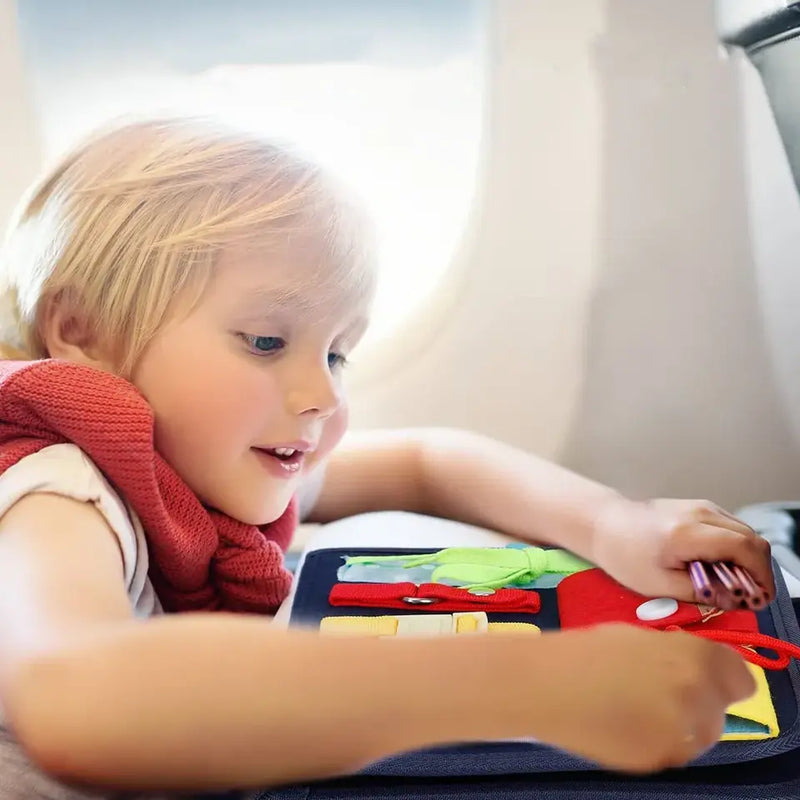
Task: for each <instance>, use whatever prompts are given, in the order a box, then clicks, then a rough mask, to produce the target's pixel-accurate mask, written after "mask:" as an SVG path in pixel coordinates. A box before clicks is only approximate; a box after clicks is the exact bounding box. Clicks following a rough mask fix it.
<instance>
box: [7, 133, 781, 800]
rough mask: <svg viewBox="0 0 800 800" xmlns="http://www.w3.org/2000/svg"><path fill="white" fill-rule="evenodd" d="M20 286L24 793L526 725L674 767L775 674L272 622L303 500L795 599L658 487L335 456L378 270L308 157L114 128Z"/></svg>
mask: <svg viewBox="0 0 800 800" xmlns="http://www.w3.org/2000/svg"><path fill="white" fill-rule="evenodd" d="M2 277H3V280H4V291H5V294H4V296H3V302H4V315H5V319H4V324H5V329H4V331H3V335H4V339H5V342H6V344H7V350H6V354H7V355H8V356H9V359H8V360H5V361H3V362H0V472H2V474H1V475H0V708H1V709H2V715H3V716H2V720H3V724H4V726H5V727H4V728H3V736H2V739H1V740H0V744H1V746H0V754H1V755H0V776H1V777H0V782H4V783H5V786H4V789H5V793H3V794H2V796H3V798H6V797H10V796H14V797H17V796H19V797H23V796H24V797H32V796H39V795H41V796H47V797H53V796H55V797H60V796H65V795H63V794H60V793H61V792H70V791H71V790H68V789H66V788H64V787H62V786H61V785H60V784H59V782H60V781H63V782H66V783H75V784H80V785H84V786H91V787H95V788H98V787H99V788H110V789H115V790H127V791H130V790H194V791H201V790H203V791H205V790H212V789H220V788H230V787H245V788H246V787H258V786H264V785H269V784H276V783H281V782H294V781H301V780H303V781H305V780H312V779H317V778H322V777H325V776H330V775H336V774H340V773H343V772H347V771H353V770H357V769H359V768H361V767H363V766H364V765H365V764H367V763H368V762H370V761H371V760H374V759H378V758H380V757H383V756H387V755H389V754H391V753H395V752H398V751H402V750H409V749H412V748H419V747H425V746H430V745H437V744H442V743H451V742H463V741H476V740H485V739H493V738H510V737H535V738H537V739H539V740H541V741H544V742H547V743H550V744H553V745H555V746H558V747H562V748H565V749H567V750H570V751H572V752H575V753H578V754H581V755H583V756H586V757H588V758H592V759H596V760H597V761H599V762H600V763H601V764H603V765H605V766H607V767H610V768H616V769H621V770H627V771H637V772H638V771H648V770H656V769H659V768H662V767H666V766H669V765H678V764H682V763H685V762H686V761H688V760H690V759H692V758H693V757H695V756H696V755H697V754H699V753H700V752H701V751H703V750H704V749H705V748H708V747H709V746H711V745H712V744H713V743H714V742H715V741H716V740H717V739H718V737H719V735H720V734H721V730H722V726H723V721H724V710H725V708H726V707H727V706H728V705H729V704H730V703H732V702H734V701H736V700H739V699H742V698H744V697H746V696H747V695H748V694H749V693H750V692H751V691H752V690H753V686H752V682H751V679H750V677H749V674H748V672H747V670H746V668H745V666H744V663H743V662H742V661H741V660H740V659H739V657H738V656H737V655H735V654H734V652H733V651H732V650H730V649H728V648H725V647H723V646H720V645H716V644H711V643H709V642H706V641H702V640H699V639H697V638H695V637H692V636H690V635H687V634H683V633H656V632H651V631H643V630H638V629H635V628H633V627H629V626H610V627H598V628H596V629H592V630H585V631H566V632H559V633H550V634H544V635H542V636H539V637H535V638H529V637H522V636H492V637H488V636H475V637H443V638H441V639H436V640H423V639H418V640H413V639H411V640H409V639H404V640H398V641H390V642H386V641H384V640H373V639H348V640H347V641H346V642H343V641H341V640H337V639H336V638H335V637H333V638H325V637H320V636H318V635H317V634H316V633H314V632H311V631H297V630H292V631H285V630H282V629H279V628H278V626H274V625H273V626H271V625H268V624H266V623H265V618H264V615H269V614H271V613H273V612H274V611H275V610H276V609H277V608H278V606H279V605H280V603H281V602H282V601H283V600H284V598H285V597H286V595H287V593H288V590H289V583H290V578H289V575H288V573H287V572H286V571H285V570H284V568H283V566H282V555H281V550H282V549H283V548H285V546H286V544H287V543H288V541H289V538H290V536H291V533H292V529H293V527H294V524H295V519H296V516H297V504H298V502H299V503H300V505H301V506H305V507H306V508H309V509H310V510H309V511H308V514H307V516H308V518H309V519H311V520H316V521H322V522H325V521H329V520H333V519H336V518H341V517H344V516H347V515H352V514H356V513H359V512H364V511H372V510H379V509H406V510H410V511H416V512H421V513H425V514H432V515H439V516H445V517H451V518H454V519H459V520H463V521H465V522H469V523H475V524H479V525H483V526H486V527H490V528H493V529H496V530H499V531H501V532H505V533H508V534H511V535H514V536H517V537H519V538H520V539H524V540H527V541H538V542H549V543H554V544H557V545H560V546H563V547H566V548H568V549H570V550H572V551H574V552H576V553H577V554H579V555H582V556H584V557H586V558H588V559H590V560H591V561H593V562H595V563H597V564H598V565H599V566H601V567H603V568H604V569H605V570H606V571H607V572H609V573H610V574H611V575H612V576H614V577H615V578H617V579H618V580H619V581H621V582H622V583H624V584H627V585H628V586H630V587H632V588H633V589H636V590H638V591H639V592H642V593H646V594H649V595H655V596H661V595H672V596H674V597H677V598H681V599H685V600H692V598H693V590H692V586H691V583H690V581H689V578H688V575H687V572H686V564H687V562H689V561H691V560H693V559H700V560H704V561H716V560H725V561H731V562H735V563H736V564H739V565H741V566H742V567H744V568H746V569H747V570H749V571H750V572H751V574H752V575H753V576H754V577H755V579H756V580H757V581H758V582H759V584H760V586H761V587H764V596H763V600H764V602H769V601H770V600H771V599H772V595H773V592H774V588H773V583H772V575H771V567H770V560H769V552H768V547H767V546H766V544H765V543H764V542H763V541H762V540H761V539H759V538H758V537H756V535H755V534H754V533H753V531H751V530H750V529H749V528H748V527H747V526H745V525H744V524H742V523H741V522H739V521H737V520H736V519H735V518H734V517H732V516H730V515H729V514H727V513H726V512H724V511H722V510H720V509H719V508H717V507H716V506H714V505H713V504H710V503H707V502H694V501H667V500H660V501H654V502H634V501H631V500H627V499H625V498H623V497H621V496H619V495H618V494H616V493H615V492H613V491H611V490H609V489H607V488H605V487H603V486H600V485H597V484H595V483H592V482H590V481H588V480H585V479H583V478H581V477H578V476H577V475H574V474H572V473H570V472H568V471H566V470H564V469H561V468H559V467H557V466H554V465H552V464H549V463H546V462H544V461H541V460H539V459H537V458H534V457H533V456H530V455H527V454H525V453H522V452H520V451H518V450H515V449H513V448H511V447H507V446H504V445H501V444H498V443H495V442H493V441H490V440H487V439H484V438H481V437H478V436H472V435H468V434H465V433H459V432H453V431H434V432H425V431H418V432H407V433H404V434H403V435H402V436H401V435H398V434H378V433H375V434H370V435H365V436H363V437H361V438H360V440H359V439H354V440H353V441H352V442H350V443H349V444H347V445H343V446H342V447H341V448H340V449H338V450H334V448H335V446H336V445H337V443H338V442H339V440H340V438H341V437H342V434H343V433H344V431H345V427H346V425H347V404H346V400H345V395H344V390H343V386H342V368H343V364H344V363H345V361H346V358H347V355H348V353H349V352H350V351H351V349H352V348H353V347H354V346H355V345H356V343H357V341H358V339H359V337H360V336H361V335H362V334H363V332H364V329H365V327H366V325H367V318H368V313H369V298H370V294H371V290H372V284H373V273H372V265H371V261H370V255H369V251H368V249H367V248H366V247H365V245H364V244H363V236H362V229H361V223H360V221H359V215H358V213H357V211H356V210H354V208H353V207H351V205H350V204H349V203H348V202H347V201H346V200H345V199H344V196H343V195H342V193H341V192H340V191H339V189H338V188H336V187H335V186H334V184H333V183H332V181H331V180H330V179H329V178H328V177H327V176H326V175H325V174H324V172H323V171H322V170H321V169H319V168H318V167H317V166H314V165H313V164H310V163H307V162H306V161H304V160H303V159H302V158H300V157H298V156H296V155H294V154H293V153H292V152H291V151H289V150H287V149H285V148H283V147H280V146H277V145H275V144H270V143H266V142H263V141H261V140H259V139H257V138H255V137H253V136H250V135H246V134H244V133H240V132H235V131H229V130H226V129H224V128H221V127H218V126H216V125H215V124H213V123H210V122H207V121H202V120H192V119H176V120H155V121H148V122H138V123H129V124H127V125H121V126H119V127H117V128H116V129H113V130H110V131H108V132H106V133H104V134H102V135H98V136H97V137H95V138H93V139H91V140H89V141H88V142H87V143H85V144H84V145H83V146H82V147H80V148H79V149H77V150H76V151H75V152H74V153H72V154H71V155H69V156H68V157H67V158H66V159H65V160H64V161H63V162H62V163H61V164H60V165H59V166H58V167H57V168H56V169H55V170H54V171H53V172H52V173H51V174H50V175H49V176H48V177H47V178H46V179H45V180H44V181H43V182H41V183H40V184H39V185H38V186H36V187H35V189H34V190H33V191H32V193H31V195H30V196H29V198H28V199H27V201H26V202H25V203H24V205H23V207H22V209H21V211H20V213H19V215H18V218H17V219H16V220H15V222H14V223H13V225H12V227H11V231H10V235H9V237H8V241H7V243H6V246H5V249H4V251H3V255H2ZM315 487H316V488H315ZM315 495H316V496H315ZM162 611H167V612H184V611H193V612H195V613H192V614H185V613H162ZM387 687H391V691H387ZM465 697H469V698H470V699H469V702H464V698H465ZM612 719H613V720H614V724H613V725H611V724H609V721H610V720H612Z"/></svg>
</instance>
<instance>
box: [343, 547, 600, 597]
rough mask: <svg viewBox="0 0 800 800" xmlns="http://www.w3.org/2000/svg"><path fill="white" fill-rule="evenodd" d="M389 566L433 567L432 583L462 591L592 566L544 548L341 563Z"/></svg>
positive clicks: (458, 550) (451, 551)
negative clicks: (463, 589)
mask: <svg viewBox="0 0 800 800" xmlns="http://www.w3.org/2000/svg"><path fill="white" fill-rule="evenodd" d="M389 562H391V563H393V564H396V565H398V566H401V567H403V569H412V568H413V567H422V566H425V565H428V564H434V565H436V568H435V569H434V570H433V572H432V573H431V580H432V581H433V582H434V583H442V582H444V581H447V582H450V583H456V584H457V585H459V586H462V587H463V588H465V589H474V590H480V589H500V588H502V587H503V586H515V585H516V586H519V585H524V584H526V583H530V582H532V581H535V580H536V579H537V578H539V577H541V576H542V575H544V574H545V573H546V572H551V573H558V574H561V575H572V574H574V573H576V572H583V571H584V570H587V569H591V568H592V565H591V564H590V563H589V562H588V561H584V560H583V559H582V558H578V557H577V556H575V555H573V554H572V553H569V552H567V551H566V550H558V549H549V548H544V547H521V548H517V547H448V548H446V549H445V550H439V552H437V553H429V554H425V555H418V556H414V555H409V556H403V555H395V556H348V557H347V558H345V564H347V565H348V566H350V565H351V564H381V563H389Z"/></svg>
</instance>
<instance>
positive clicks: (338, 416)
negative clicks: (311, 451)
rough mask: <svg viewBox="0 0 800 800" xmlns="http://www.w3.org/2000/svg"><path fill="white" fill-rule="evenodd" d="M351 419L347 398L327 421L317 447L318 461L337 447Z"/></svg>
mask: <svg viewBox="0 0 800 800" xmlns="http://www.w3.org/2000/svg"><path fill="white" fill-rule="evenodd" d="M349 419H350V408H349V406H348V405H347V401H346V400H342V402H341V404H340V405H339V408H337V409H336V411H335V412H334V413H333V414H332V415H331V416H330V418H329V419H328V420H327V422H326V423H325V428H324V429H323V431H322V437H321V438H320V441H319V447H318V448H317V453H316V458H315V460H316V461H317V462H319V461H322V460H323V459H324V458H326V457H327V456H328V455H329V454H330V452H331V450H333V448H334V447H336V445H337V444H339V442H340V441H341V438H342V436H344V433H345V431H346V430H347V423H348V421H349Z"/></svg>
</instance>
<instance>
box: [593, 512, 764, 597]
mask: <svg viewBox="0 0 800 800" xmlns="http://www.w3.org/2000/svg"><path fill="white" fill-rule="evenodd" d="M592 544H593V558H592V560H593V561H594V562H595V563H596V564H597V566H599V567H601V568H602V569H604V570H605V571H606V572H607V573H608V574H609V575H611V576H612V577H613V578H615V579H616V580H618V581H619V582H620V583H622V584H624V585H625V586H628V587H629V588H631V589H633V590H634V591H637V592H639V593H641V594H644V595H648V596H651V597H674V598H676V599H677V600H686V601H688V602H695V594H694V588H693V586H692V582H691V579H690V577H689V573H688V571H687V567H688V564H689V562H691V561H705V562H714V561H727V562H732V563H734V564H738V565H739V566H740V567H743V568H744V569H746V570H747V571H748V572H749V573H750V574H751V575H752V577H753V579H754V580H755V581H756V582H757V583H758V584H759V585H760V587H761V588H762V589H763V590H764V595H765V596H764V601H765V603H769V602H771V601H772V599H773V597H774V593H775V586H774V583H773V577H772V562H771V558H770V547H769V543H768V542H767V541H766V540H765V539H763V538H762V537H760V536H758V535H757V534H756V533H755V531H753V530H752V528H750V527H748V526H747V525H745V524H744V523H743V522H741V521H740V520H738V519H736V517H733V516H731V515H730V514H728V513H727V512H726V511H723V510H722V509H721V508H719V507H718V506H715V505H714V504H713V503H709V502H707V501H704V500H651V501H649V502H646V503H636V502H633V501H619V502H614V503H611V504H609V505H608V506H606V507H605V508H604V510H603V512H602V513H601V514H600V515H599V517H598V520H597V523H596V527H595V532H594V538H593V543H592ZM738 603H739V601H738V600H735V599H734V598H732V597H728V596H727V593H722V594H721V595H720V597H719V598H717V599H716V600H715V601H714V604H715V605H718V606H719V607H721V608H733V607H735V606H736V605H737V604H738Z"/></svg>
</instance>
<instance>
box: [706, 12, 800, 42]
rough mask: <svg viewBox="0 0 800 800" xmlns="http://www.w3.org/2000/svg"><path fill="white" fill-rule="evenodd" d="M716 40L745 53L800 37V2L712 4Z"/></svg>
mask: <svg viewBox="0 0 800 800" xmlns="http://www.w3.org/2000/svg"><path fill="white" fill-rule="evenodd" d="M714 11H715V13H716V19H717V32H718V34H719V38H720V40H721V41H722V42H723V43H725V44H728V45H735V46H737V47H743V48H745V49H746V50H752V49H754V48H759V47H763V46H764V45H765V44H767V43H771V42H774V41H776V40H778V39H783V38H787V37H789V36H793V35H797V34H800V0H716V2H715V3H714Z"/></svg>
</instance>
